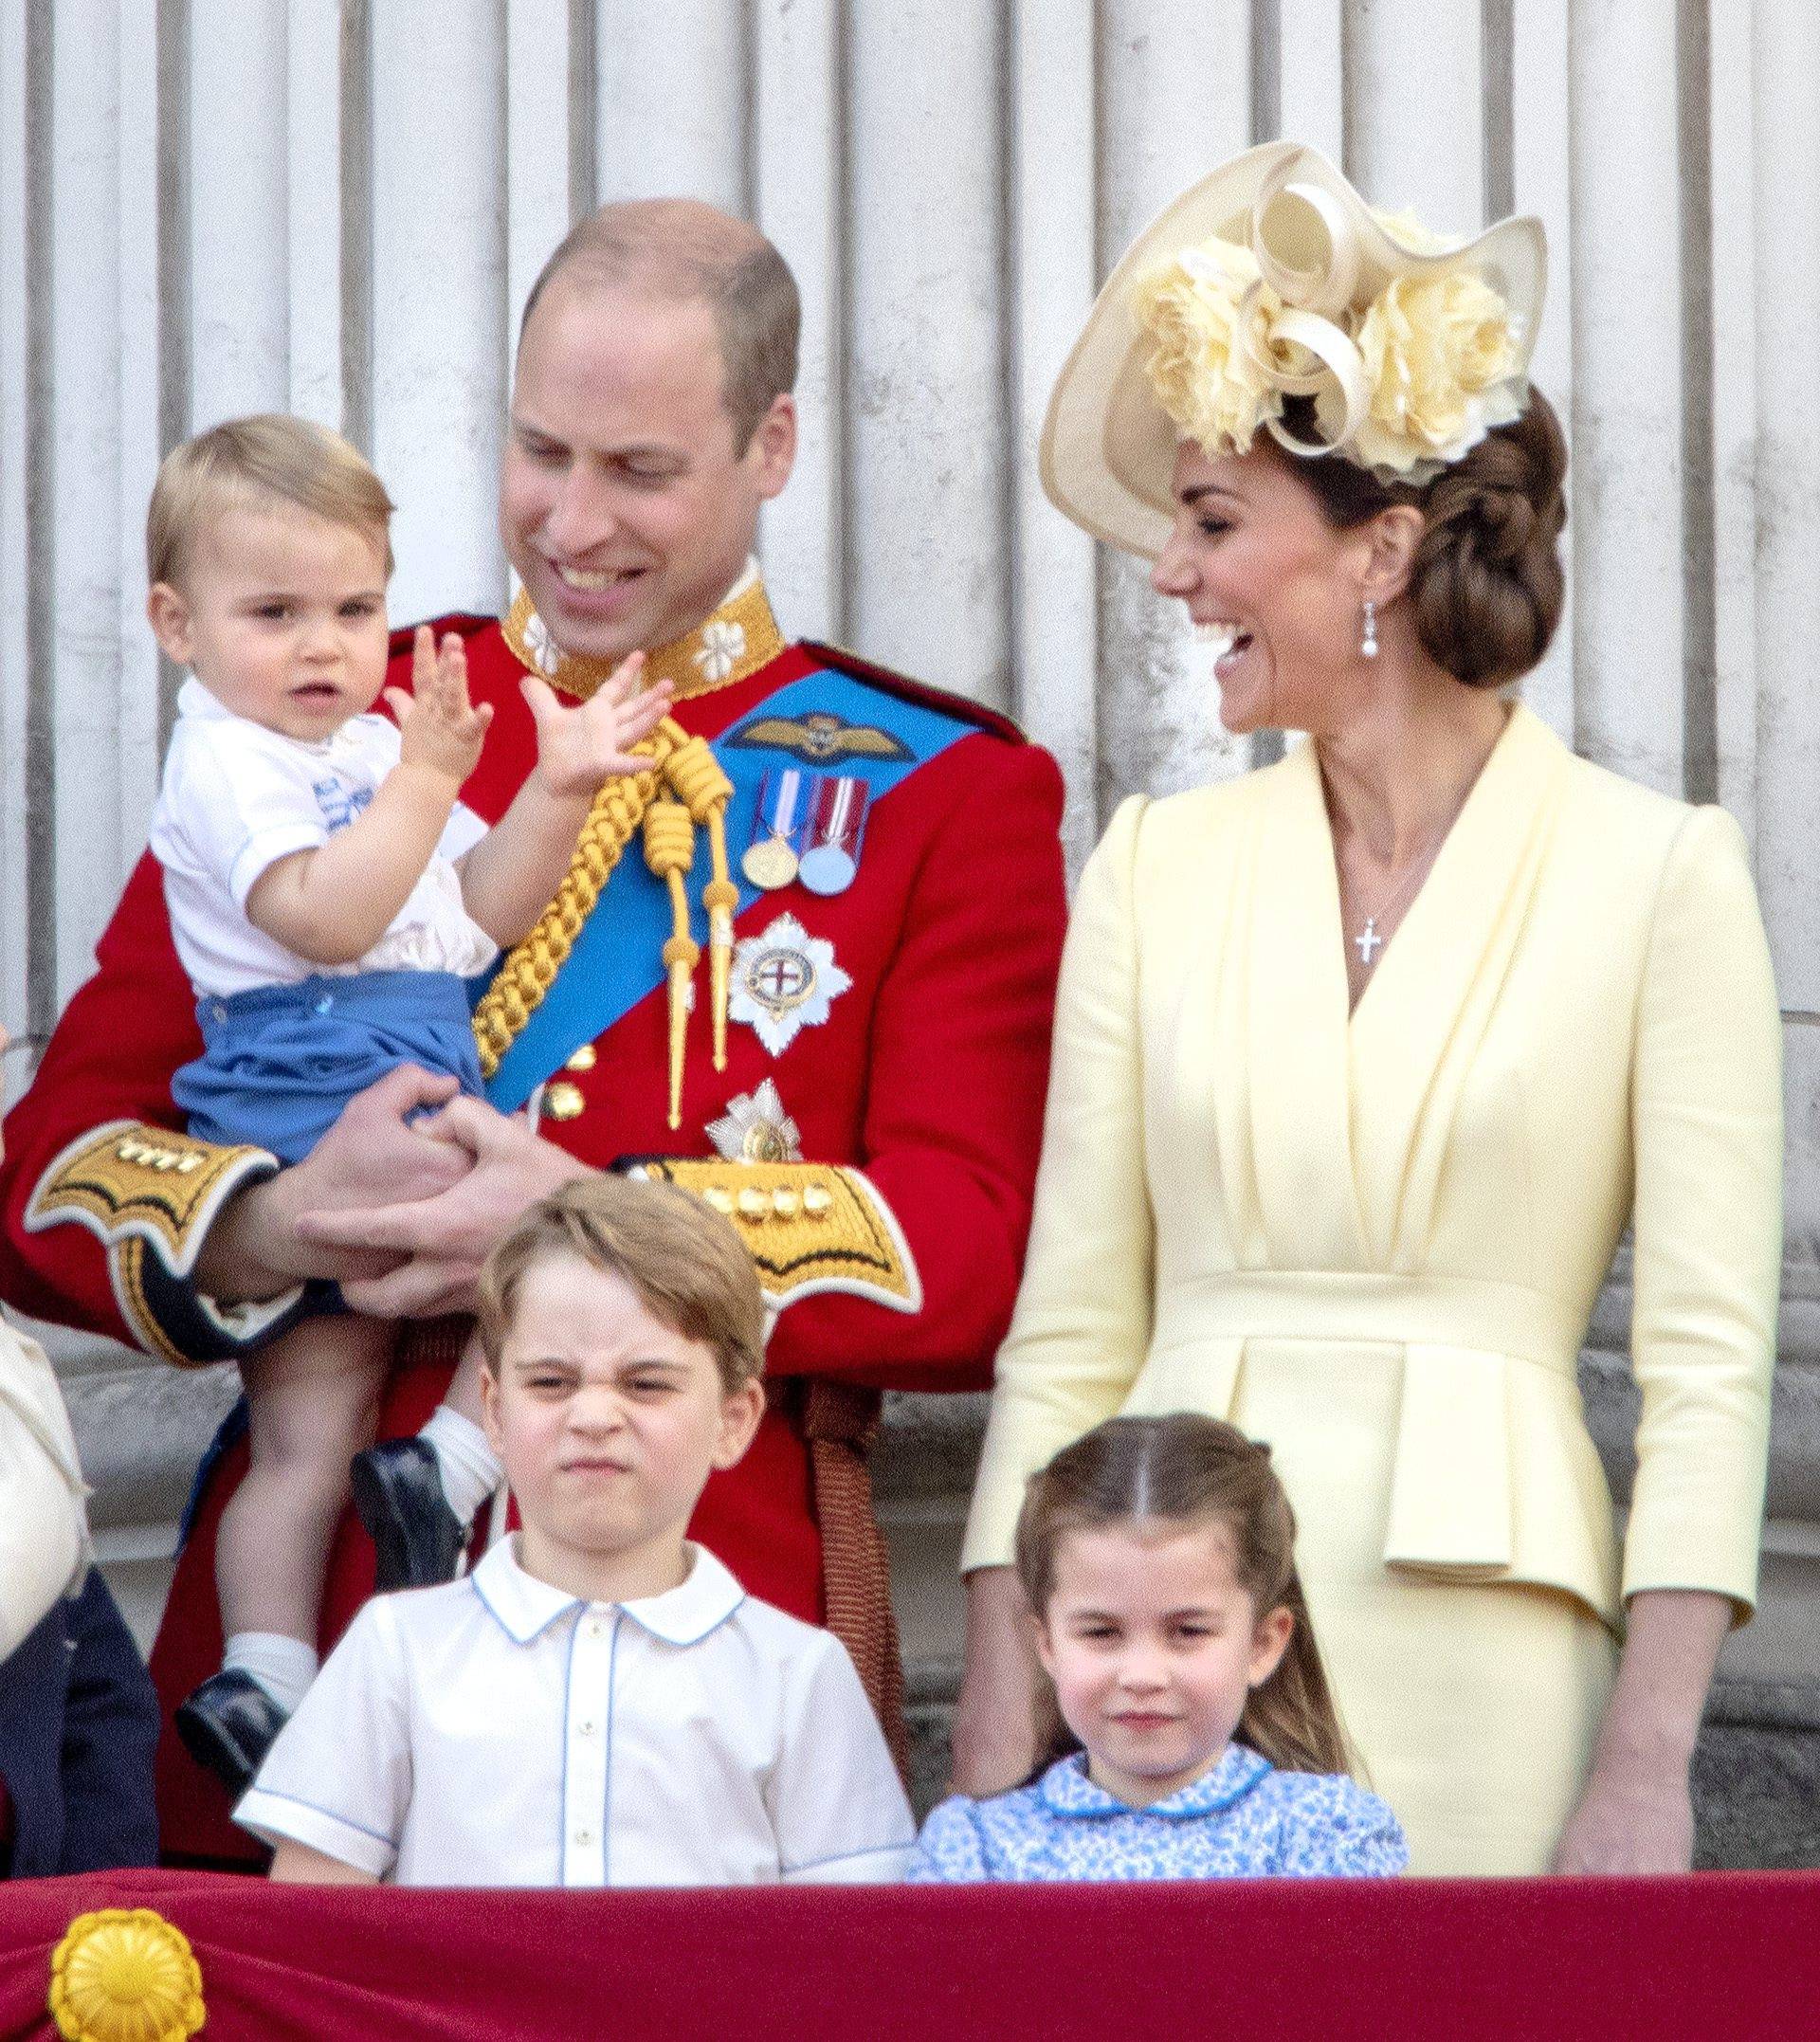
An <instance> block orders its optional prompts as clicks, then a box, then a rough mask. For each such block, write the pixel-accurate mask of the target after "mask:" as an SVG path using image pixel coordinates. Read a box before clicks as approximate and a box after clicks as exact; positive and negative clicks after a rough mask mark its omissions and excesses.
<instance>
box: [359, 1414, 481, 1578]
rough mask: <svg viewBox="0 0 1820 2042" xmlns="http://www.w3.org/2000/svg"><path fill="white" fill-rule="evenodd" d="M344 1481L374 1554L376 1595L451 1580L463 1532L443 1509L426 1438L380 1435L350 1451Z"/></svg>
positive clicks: (437, 1474)
mask: <svg viewBox="0 0 1820 2042" xmlns="http://www.w3.org/2000/svg"><path fill="white" fill-rule="evenodd" d="M348 1482H349V1486H350V1487H351V1488H352V1489H353V1491H354V1507H355V1511H357V1512H358V1514H359V1518H360V1522H361V1523H362V1524H364V1525H365V1526H366V1527H367V1536H368V1537H369V1538H370V1539H371V1540H372V1541H373V1552H374V1554H375V1555H376V1556H377V1560H378V1564H377V1566H376V1568H375V1570H374V1575H373V1586H374V1587H375V1588H376V1589H377V1590H378V1591H379V1592H380V1593H381V1594H382V1595H383V1594H386V1593H389V1592H390V1591H391V1590H392V1589H394V1588H433V1587H434V1586H435V1585H436V1583H437V1582H439V1581H452V1580H453V1579H454V1578H455V1575H456V1570H457V1569H458V1567H459V1566H460V1564H461V1559H462V1549H463V1547H464V1546H465V1545H466V1543H467V1532H466V1530H465V1528H464V1525H463V1523H462V1521H461V1520H460V1518H458V1517H457V1516H456V1515H455V1513H454V1511H452V1510H451V1509H450V1508H449V1507H448V1499H447V1498H446V1496H445V1495H444V1494H443V1478H442V1474H441V1471H440V1470H439V1469H438V1468H437V1466H436V1449H434V1448H433V1447H432V1446H431V1445H430V1444H429V1442H428V1440H427V1439H419V1438H417V1437H416V1435H415V1434H414V1433H413V1434H412V1435H411V1436H410V1437H409V1438H406V1439H382V1440H381V1441H380V1442H379V1444H378V1445H377V1446H376V1447H369V1448H368V1449H367V1450H366V1451H365V1452H364V1453H356V1454H355V1457H354V1460H353V1463H352V1465H351V1466H350V1467H349V1469H348Z"/></svg>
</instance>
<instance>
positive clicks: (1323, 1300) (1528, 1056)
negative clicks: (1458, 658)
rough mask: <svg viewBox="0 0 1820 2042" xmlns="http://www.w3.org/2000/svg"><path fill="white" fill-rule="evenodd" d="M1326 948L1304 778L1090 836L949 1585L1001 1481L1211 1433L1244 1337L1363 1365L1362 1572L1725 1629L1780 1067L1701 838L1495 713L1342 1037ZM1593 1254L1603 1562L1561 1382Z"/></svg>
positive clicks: (1310, 774)
mask: <svg viewBox="0 0 1820 2042" xmlns="http://www.w3.org/2000/svg"><path fill="white" fill-rule="evenodd" d="M1341 942H1342V930H1341V927H1340V919H1339V902H1338V884H1337V881H1336V876H1335V868H1334V856H1333V845H1332V837H1331V833H1330V830H1329V826H1328V822H1327V816H1326V811H1325V807H1324V804H1323V801H1322V798H1321V790H1320V780H1319V767H1318V764H1317V761H1316V758H1315V754H1314V748H1313V747H1312V746H1311V745H1307V744H1303V745H1300V746H1298V747H1297V748H1295V749H1294V750H1293V751H1292V752H1291V753H1290V754H1289V756H1288V757H1285V758H1284V759H1283V761H1282V762H1281V763H1279V764H1277V765H1275V766H1272V767H1269V768H1267V769H1265V770H1264V771H1261V772H1257V773H1253V774H1251V775H1247V776H1246V777H1245V778H1243V779H1240V780H1237V781H1234V782H1230V783H1228V784H1225V785H1222V786H1217V787H1211V788H1207V789H1203V790H1200V791H1199V792H1196V793H1188V794H1182V795H1177V796H1174V797H1173V798H1171V799H1168V800H1157V801H1146V800H1145V799H1144V798H1142V797H1135V798H1133V799H1132V800H1130V801H1127V802H1126V803H1125V804H1124V805H1123V806H1122V807H1121V808H1120V809H1119V812H1118V814H1117V815H1116V817H1115V818H1114V820H1113V823H1112V826H1111V828H1110V830H1108V831H1107V834H1106V837H1105V839H1104V841H1103V842H1102V843H1101V846H1100V848H1099V849H1098V850H1097V851H1096V852H1095V854H1094V856H1093V858H1092V860H1091V861H1090V862H1089V864H1088V866H1087V869H1086V872H1085V874H1084V875H1083V880H1082V883H1081V888H1080V894H1079V898H1078V901H1077V903H1076V907H1075V911H1074V916H1073V921H1072V923H1071V926H1070V931H1069V936H1068V942H1067V950H1066V956H1065V964H1064V967H1063V975H1062V987H1061V993H1060V997H1059V1004H1058V1010H1057V1018H1056V1038H1055V1055H1054V1066H1053V1075H1052V1079H1051V1084H1050V1091H1049V1103H1048V1118H1047V1123H1046V1135H1045V1143H1044V1152H1043V1165H1042V1172H1041V1177H1040V1181H1039V1184H1038V1190H1037V1199H1036V1212H1035V1221H1034V1228H1033V1231H1032V1235H1031V1242H1030V1250H1029V1258H1028V1265H1027V1267H1026V1270H1025V1276H1024V1283H1023V1287H1022V1290H1021V1293H1020V1295H1019V1299H1018V1305H1017V1312H1016V1316H1015V1319H1014V1321H1013V1323H1012V1326H1011V1330H1010V1335H1009V1337H1008V1339H1007V1340H1006V1343H1005V1345H1004V1347H1003V1348H1002V1350H1001V1351H1000V1354H999V1358H998V1370H997V1390H996V1393H995V1395H994V1398H993V1403H992V1419H991V1423H990V1425H989V1427H988V1431H987V1439H986V1447H985V1451H984V1456H983V1459H982V1464H981V1468H980V1471H979V1477H978V1482H977V1486H976V1489H975V1493H974V1507H973V1512H972V1517H971V1521H970V1523H969V1527H968V1535H967V1541H966V1547H965V1555H964V1560H963V1564H964V1565H965V1566H966V1567H968V1568H970V1569H971V1568H974V1567H980V1566H990V1565H994V1564H998V1563H1000V1562H1004V1561H1007V1560H1009V1559H1010V1550H1011V1534H1012V1527H1013V1525H1014V1523H1015V1521H1016V1516H1017V1510H1018V1506H1019V1503H1020V1501H1021V1498H1022V1493H1023V1487H1024V1484H1025V1481H1026V1480H1027V1478H1028V1475H1029V1474H1030V1473H1031V1472H1032V1471H1033V1470H1034V1469H1036V1468H1039V1467H1041V1466H1042V1465H1043V1464H1044V1463H1045V1462H1046V1460H1047V1459H1048V1458H1049V1456H1050V1455H1051V1454H1053V1453H1054V1452H1056V1451H1057V1450H1058V1449H1060V1448H1061V1447H1063V1446H1065V1445H1066V1444H1067V1443H1068V1442H1069V1441H1070V1440H1072V1439H1074V1438H1077V1437H1078V1436H1079V1435H1080V1434H1081V1433H1082V1432H1083V1431H1086V1430H1087V1429H1088V1428H1089V1427H1091V1426H1093V1425H1095V1424H1097V1423H1099V1422H1100V1421H1101V1419H1103V1418H1107V1417H1110V1416H1112V1415H1113V1414H1114V1413H1119V1412H1141V1413H1157V1412H1167V1411H1173V1410H1181V1409H1192V1410H1195V1411H1201V1412H1209V1413H1213V1414H1215V1415H1221V1416H1224V1415H1226V1414H1227V1413H1228V1410H1229V1409H1230V1408H1231V1406H1232V1403H1233V1400H1234V1392H1235V1387H1236V1385H1237V1383H1238V1381H1239V1377H1240V1374H1241V1371H1242V1369H1243V1368H1244V1365H1245V1358H1246V1353H1247V1343H1248V1342H1257V1341H1269V1342H1280V1341H1312V1342H1323V1341H1325V1342H1330V1343H1332V1344H1333V1346H1334V1347H1335V1350H1336V1353H1337V1354H1343V1352H1344V1351H1345V1350H1346V1349H1347V1348H1348V1347H1351V1348H1352V1349H1353V1350H1354V1351H1355V1352H1356V1350H1357V1346H1358V1343H1359V1342H1361V1341H1363V1342H1369V1343H1374V1344H1375V1343H1380V1342H1381V1343H1384V1344H1385V1345H1386V1346H1387V1347H1388V1348H1391V1349H1395V1350H1400V1352H1401V1370H1402V1377H1401V1395H1400V1399H1399V1400H1398V1402H1397V1405H1396V1409H1397V1412H1398V1417H1397V1421H1396V1423H1397V1438H1396V1442H1395V1449H1394V1452H1393V1455H1392V1458H1391V1462H1390V1465H1391V1466H1392V1470H1393V1472H1392V1477H1391V1482H1390V1490H1391V1493H1390V1494H1389V1495H1388V1496H1387V1497H1385V1498H1383V1499H1382V1522H1383V1525H1384V1536H1383V1559H1384V1562H1385V1564H1386V1566H1387V1567H1391V1568H1393V1569H1398V1570H1408V1571H1410V1573H1411V1574H1413V1575H1416V1576H1420V1577H1429V1578H1441V1579H1449V1578H1450V1579H1457V1580H1463V1581H1473V1582H1504V1581H1508V1582H1523V1583H1538V1584H1544V1585H1547V1586H1550V1587H1553V1588H1556V1589H1561V1590H1565V1591H1566V1592H1568V1593H1569V1594H1570V1595H1574V1596H1576V1597H1578V1598H1580V1600H1581V1601H1582V1602H1584V1603H1585V1604H1586V1605H1587V1606H1589V1607H1590V1608H1591V1609H1592V1611H1594V1612H1596V1613H1597V1614H1598V1615H1599V1616H1601V1617H1602V1618H1604V1619H1605V1620H1606V1622H1608V1623H1609V1624H1611V1625H1612V1626H1613V1627H1616V1625H1617V1624H1618V1623H1619V1621H1620V1610H1621V1600H1622V1597H1623V1596H1626V1595H1633V1594H1635V1593H1636V1592H1637V1591H1639V1590H1642V1589H1651V1588H1693V1589H1707V1590H1714V1591H1718V1592H1720V1593H1722V1594H1724V1595H1729V1596H1730V1597H1731V1598H1732V1599H1733V1601H1734V1603H1735V1604H1737V1605H1738V1608H1739V1610H1740V1612H1744V1611H1748V1609H1749V1607H1750V1606H1751V1604H1752V1602H1753V1599H1754V1596H1755V1594H1756V1566H1757V1549H1758V1543H1759V1528H1760V1515H1761V1510H1762V1502H1763V1485H1764V1469H1765V1457H1766V1444H1767V1437H1768V1420H1769V1393H1770V1378H1771V1370H1772V1366H1773V1362H1774V1345H1775V1342H1774V1328H1775V1313H1776V1304H1777V1294H1778V1287H1779V1276H1780V1266H1781V1150H1782V1107H1781V1081H1780V1056H1781V1036H1780V1023H1779V1017H1778V1013H1777V1009H1776V999H1775V991H1774V982H1773V978H1772V975H1771V968H1770V959H1769V952H1768V947H1767V944H1766V942H1765V939H1764V935H1763V929H1762V923H1761V920H1760V917H1759V915H1758V912H1757V907H1756V896H1755V891H1754V889H1753V886H1752V883H1751V878H1750V872H1749V867H1748V865H1747V862H1746V856H1745V850H1744V845H1743V841H1742V838H1741V836H1740V834H1739V832H1738V828H1737V826H1736V825H1735V824H1734V823H1733V822H1732V820H1731V819H1730V817H1729V816H1727V815H1726V814H1725V813H1724V812H1723V811H1720V810H1717V809H1690V808H1688V807H1686V806H1685V805H1684V804H1683V803H1680V802H1676V801H1672V800H1669V799H1667V798H1665V797H1664V796H1662V795H1660V794H1656V793H1651V792H1649V791H1647V790H1646V789H1643V788H1640V787H1637V786H1635V785H1633V784H1631V783H1630V782H1629V781H1626V780H1624V779H1621V778H1619V777H1617V776H1616V775H1612V774H1610V773H1607V772H1604V771H1602V770H1600V769H1599V768H1597V767H1594V766H1592V765H1590V764H1588V763H1586V762H1585V761H1583V760H1581V759H1578V758H1576V757H1574V756H1573V754H1572V753H1570V752H1569V751H1568V750H1567V748H1566V747H1565V746H1564V745H1563V744H1561V742H1560V741H1559V740H1558V739H1557V738H1556V737H1555V736H1554V735H1553V733H1552V732H1551V731H1550V730H1549V729H1548V728H1547V726H1546V725H1545V724H1543V723H1542V722H1541V721H1540V720H1538V718H1537V717H1535V716H1534V715H1533V714H1531V713H1530V712H1529V711H1527V710H1525V709H1522V708H1519V709H1517V710H1516V711H1515V713H1514V714H1513V716H1512V719H1511V720H1510V722H1509V724H1508V725H1507V727H1506V729H1505V731H1504V733H1503V735H1502V736H1501V738H1500V739H1499V742H1498V744H1497V746H1496V748H1495V749H1494V751H1493V753H1492V756H1491V757H1490V759H1489V760H1488V761H1487V763H1486V766H1485V768H1484V771H1483V774H1482V775H1481V776H1480V779H1479V781H1478V783H1477V785H1476V786H1475V787H1474V789H1473V792H1472V793H1471V795H1470V797H1469V798H1468V800H1467V802H1466V805H1465V809H1464V810H1463V811H1461V814H1460V816H1459V818H1458V820H1457V821H1456V823H1455V825H1454V827H1453V830H1452V831H1451V832H1450V834H1449V836H1448V838H1447V842H1446V844H1445V845H1444V847H1443V848H1442V851H1441V854H1440V856H1439V857H1438V858H1437V860H1436V861H1435V864H1434V866H1433V869H1432V871H1431V872H1430V874H1429V878H1428V880H1427V882H1426V884H1424V886H1423V888H1422V890H1421V892H1420V894H1419V895H1418V896H1417V898H1416V900H1415V902H1413V904H1412V905H1411V907H1410V911H1409V913H1408V915H1407V916H1406V918H1405V920H1404V921H1403V924H1402V926H1401V928H1400V929H1399V930H1398V932H1397V934H1396V936H1395V938H1394V939H1393V940H1392V942H1391V944H1390V945H1389V947H1388V948H1387V949H1386V950H1385V951H1384V952H1383V953H1382V955H1381V956H1380V957H1379V959H1378V961H1377V964H1376V966H1375V969H1374V975H1373V977H1372V980H1371V982H1370V984H1369V985H1368V987H1367V989H1366V991H1365V993H1364V995H1363V997H1362V998H1361V999H1360V1001H1359V1003H1358V1006H1357V1008H1356V1012H1353V1013H1352V1014H1351V1016H1350V1017H1349V1015H1348V1012H1347V987H1346V977H1345V971H1344V965H1343V956H1342V951H1341ZM1627 1226H1630V1227H1632V1228H1633V1229H1634V1245H1635V1252H1634V1265H1633V1267H1634V1315H1633V1320H1632V1328H1631V1354H1632V1360H1633V1363H1634V1367H1635V1373H1636V1377H1637V1381H1638V1383H1639V1385H1640V1387H1641V1391H1642V1417H1641V1422H1640V1425H1639V1429H1638V1433H1637V1451H1638V1460H1639V1467H1638V1473H1637V1477H1636V1483H1635V1488H1634V1494H1633V1500H1632V1506H1631V1511H1630V1518H1629V1529H1628V1533H1627V1536H1626V1539H1625V1543H1624V1551H1623V1556H1622V1562H1621V1564H1620V1558H1619V1554H1618V1549H1617V1541H1616V1539H1615V1536H1614V1532H1613V1523H1612V1510H1611V1496H1610V1493H1609V1491H1608V1489H1607V1486H1606V1483H1605V1479H1604V1475H1603V1472H1602V1470H1601V1468H1600V1466H1599V1461H1598V1457H1597V1454H1596V1452H1595V1451H1594V1449H1593V1447H1592V1440H1591V1438H1590V1437H1589V1435H1588V1433H1587V1431H1586V1426H1585V1422H1584V1417H1583V1413H1582V1410H1581V1405H1580V1398H1579V1393H1578V1388H1577V1385H1576V1382H1575V1366H1576V1361H1577V1357H1578V1354H1579V1349H1580V1346H1581V1342H1582V1340H1583V1339H1584V1336H1585V1332H1586V1326H1587V1321H1588V1317H1589V1315H1590V1313H1591V1311H1592V1304H1593V1301H1594V1300H1595V1298H1596V1297H1597V1295H1598V1292H1599V1289H1600V1286H1601V1284H1602V1283H1603V1281H1604V1279H1605V1276H1606V1273H1607V1270H1608V1267H1609V1266H1610V1264H1611V1257H1612V1252H1613V1249H1615V1248H1616V1246H1617V1244H1618V1241H1619V1238H1620V1236H1621V1234H1622V1233H1623V1231H1624V1230H1625V1228H1626V1227H1627ZM1337 1365H1339V1364H1337ZM1305 1418H1306V1423H1307V1424H1308V1425H1309V1426H1311V1427H1317V1426H1319V1424H1320V1423H1321V1412H1320V1410H1319V1406H1318V1404H1313V1403H1311V1406H1310V1408H1309V1409H1308V1410H1307V1412H1306V1414H1305ZM1292 1500H1293V1501H1294V1502H1295V1503H1296V1504H1297V1505H1298V1508H1299V1510H1301V1512H1302V1513H1304V1514H1305V1513H1306V1512H1307V1510H1308V1509H1309V1508H1310V1507H1311V1504H1314V1503H1315V1502H1316V1501H1317V1500H1314V1499H1309V1498H1305V1497H1304V1498H1292Z"/></svg>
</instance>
